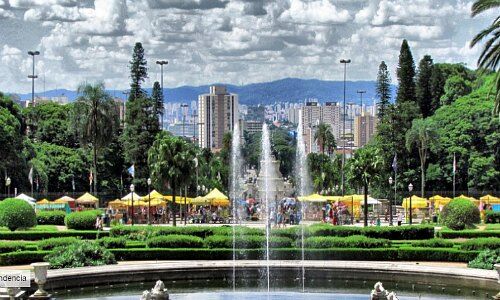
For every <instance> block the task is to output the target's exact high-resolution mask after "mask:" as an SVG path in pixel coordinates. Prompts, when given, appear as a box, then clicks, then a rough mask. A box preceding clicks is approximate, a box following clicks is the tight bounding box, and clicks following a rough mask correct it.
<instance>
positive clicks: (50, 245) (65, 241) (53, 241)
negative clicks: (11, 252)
mask: <svg viewBox="0 0 500 300" xmlns="http://www.w3.org/2000/svg"><path fill="white" fill-rule="evenodd" d="M78 241H79V239H78V238H76V237H59V238H50V239H45V240H41V241H39V242H38V243H37V244H38V249H39V250H52V249H54V248H56V247H60V246H66V245H70V244H74V243H76V242H78Z"/></svg>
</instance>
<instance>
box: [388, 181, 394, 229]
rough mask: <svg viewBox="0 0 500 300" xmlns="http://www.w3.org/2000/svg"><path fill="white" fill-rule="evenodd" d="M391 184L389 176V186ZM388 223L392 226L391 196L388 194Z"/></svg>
mask: <svg viewBox="0 0 500 300" xmlns="http://www.w3.org/2000/svg"><path fill="white" fill-rule="evenodd" d="M391 186H392V176H391V177H389V188H390V187H391ZM389 225H390V226H392V225H393V223H392V198H391V197H390V196H389Z"/></svg>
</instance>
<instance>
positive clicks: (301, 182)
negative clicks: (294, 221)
mask: <svg viewBox="0 0 500 300" xmlns="http://www.w3.org/2000/svg"><path fill="white" fill-rule="evenodd" d="M295 172H296V174H297V175H298V190H297V193H298V194H299V195H300V196H305V195H308V194H309V193H310V187H311V180H310V176H309V170H308V168H307V155H306V145H305V142H304V128H303V125H302V110H299V124H298V126H297V152H296V157H295ZM305 208H306V205H305V203H304V202H302V203H301V205H300V212H301V216H302V220H303V219H304V216H305V210H306V209H305ZM302 220H301V225H300V227H301V229H300V236H301V239H300V242H301V256H302V257H301V270H302V274H301V275H302V276H301V278H302V292H305V279H306V277H305V268H304V224H302Z"/></svg>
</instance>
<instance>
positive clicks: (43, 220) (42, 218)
mask: <svg viewBox="0 0 500 300" xmlns="http://www.w3.org/2000/svg"><path fill="white" fill-rule="evenodd" d="M65 217H66V213H65V212H64V211H61V210H54V211H43V210H42V211H38V212H37V213H36V222H37V224H38V225H64V218H65Z"/></svg>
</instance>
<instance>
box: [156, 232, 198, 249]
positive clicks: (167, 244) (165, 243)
mask: <svg viewBox="0 0 500 300" xmlns="http://www.w3.org/2000/svg"><path fill="white" fill-rule="evenodd" d="M146 244H147V245H148V247H149V248H201V247H203V240H202V239H201V238H199V237H197V236H192V235H181V234H171V235H165V236H156V237H152V238H150V239H148V240H147V241H146Z"/></svg>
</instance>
